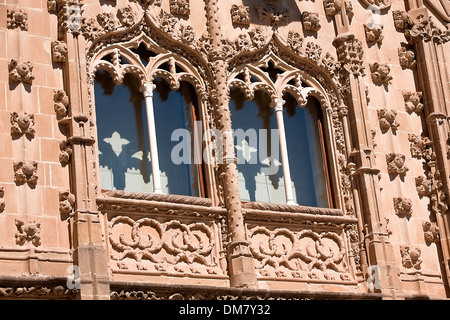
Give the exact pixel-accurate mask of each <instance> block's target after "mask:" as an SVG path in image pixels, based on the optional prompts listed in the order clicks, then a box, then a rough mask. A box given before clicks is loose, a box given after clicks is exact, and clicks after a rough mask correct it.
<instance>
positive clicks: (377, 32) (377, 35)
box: [364, 23, 384, 45]
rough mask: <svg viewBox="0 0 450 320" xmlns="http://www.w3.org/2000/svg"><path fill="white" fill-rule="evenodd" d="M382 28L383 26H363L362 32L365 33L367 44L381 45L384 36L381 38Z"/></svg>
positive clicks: (372, 24)
mask: <svg viewBox="0 0 450 320" xmlns="http://www.w3.org/2000/svg"><path fill="white" fill-rule="evenodd" d="M383 28H384V26H383V25H381V24H374V23H371V24H364V32H365V33H366V41H367V42H368V43H373V42H375V43H377V44H379V45H381V44H382V42H383V39H384V36H383Z"/></svg>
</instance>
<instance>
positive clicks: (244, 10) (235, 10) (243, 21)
mask: <svg viewBox="0 0 450 320" xmlns="http://www.w3.org/2000/svg"><path fill="white" fill-rule="evenodd" d="M230 13H231V19H232V21H233V23H235V24H240V25H244V26H248V25H250V22H251V20H250V8H249V7H248V6H243V5H240V6H238V5H236V4H233V5H232V6H231V11H230Z"/></svg>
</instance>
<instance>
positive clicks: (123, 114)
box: [94, 71, 153, 192]
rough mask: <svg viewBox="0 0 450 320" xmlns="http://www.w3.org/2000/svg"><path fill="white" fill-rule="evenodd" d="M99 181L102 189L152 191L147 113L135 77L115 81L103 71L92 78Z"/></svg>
mask: <svg viewBox="0 0 450 320" xmlns="http://www.w3.org/2000/svg"><path fill="white" fill-rule="evenodd" d="M95 80H96V81H95V85H94V89H95V103H96V118H97V134H98V148H99V161H100V185H101V188H102V189H105V190H115V189H118V190H125V191H133V192H152V191H153V186H152V181H151V165H150V155H149V141H148V127H147V121H146V119H147V115H146V109H145V101H144V97H143V95H142V93H141V92H140V91H139V86H140V83H139V80H138V79H137V78H136V77H134V76H133V75H131V74H127V75H126V76H125V79H124V82H123V84H122V85H115V84H114V82H113V80H112V79H111V77H110V76H109V74H108V73H107V72H104V71H99V72H97V74H96V78H95Z"/></svg>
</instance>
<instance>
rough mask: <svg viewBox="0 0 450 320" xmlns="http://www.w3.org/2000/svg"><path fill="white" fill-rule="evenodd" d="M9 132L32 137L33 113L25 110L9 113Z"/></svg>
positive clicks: (33, 132)
mask: <svg viewBox="0 0 450 320" xmlns="http://www.w3.org/2000/svg"><path fill="white" fill-rule="evenodd" d="M11 133H12V134H15V135H24V134H25V135H27V136H28V137H31V138H34V134H35V130H34V115H33V114H28V113H26V112H24V113H22V114H18V113H17V112H12V113H11Z"/></svg>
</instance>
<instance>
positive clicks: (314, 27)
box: [302, 11, 321, 31]
mask: <svg viewBox="0 0 450 320" xmlns="http://www.w3.org/2000/svg"><path fill="white" fill-rule="evenodd" d="M302 24H303V29H304V30H306V31H319V30H320V28H321V25H320V19H319V14H318V13H316V12H308V11H303V12H302Z"/></svg>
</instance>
